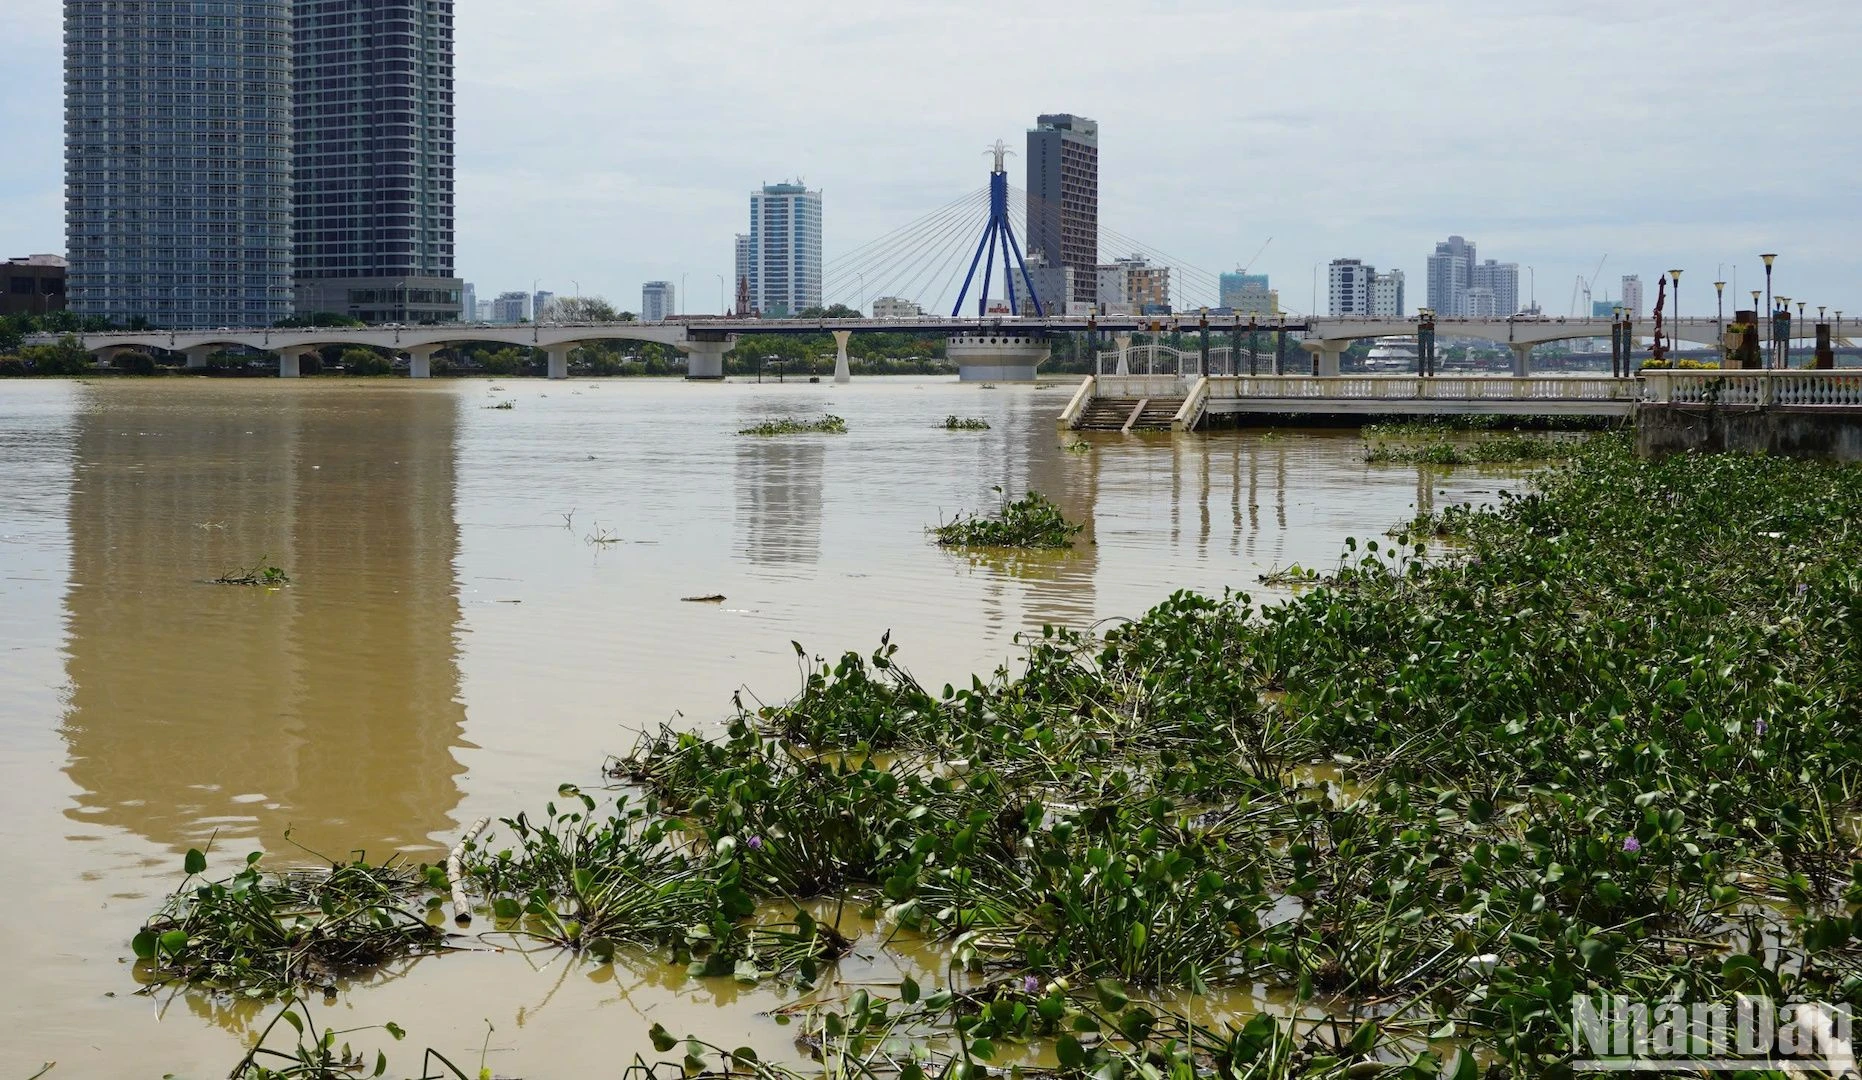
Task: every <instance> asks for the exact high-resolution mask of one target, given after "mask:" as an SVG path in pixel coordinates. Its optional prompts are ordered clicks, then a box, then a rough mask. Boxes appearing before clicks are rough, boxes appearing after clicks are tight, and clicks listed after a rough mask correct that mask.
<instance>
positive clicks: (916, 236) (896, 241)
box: [831, 202, 977, 299]
mask: <svg viewBox="0 0 1862 1080" xmlns="http://www.w3.org/2000/svg"><path fill="white" fill-rule="evenodd" d="M976 216H977V214H976V206H975V205H974V203H973V202H972V203H970V204H968V205H962V206H955V207H950V208H946V209H945V210H944V211H942V212H940V213H939V214H938V215H936V216H935V217H934V218H930V219H926V220H924V221H920V222H918V223H916V224H915V227H914V230H913V231H912V232H910V233H906V234H901V235H897V236H895V237H894V238H893V239H892V240H891V241H890V242H889V243H887V244H886V245H885V246H884V247H880V248H873V249H871V250H869V251H868V252H867V253H866V254H865V256H863V257H862V258H861V259H859V260H858V261H854V262H850V263H844V264H843V265H842V266H841V267H839V268H838V269H837V270H836V272H835V274H834V277H833V279H832V289H831V291H832V292H833V293H834V294H835V295H836V297H838V298H840V299H845V298H846V297H847V294H849V293H850V292H853V291H854V290H855V289H856V288H859V287H860V285H859V283H860V282H861V280H862V279H863V278H865V277H869V276H870V277H875V278H877V277H878V276H879V275H881V274H886V273H890V272H891V271H892V270H893V269H894V268H895V267H896V266H897V265H898V264H899V262H900V260H902V259H909V258H910V257H911V256H912V255H913V254H914V253H916V252H918V251H920V250H922V249H923V248H924V246H925V245H926V244H927V243H932V242H935V241H936V240H937V239H940V238H942V237H943V236H944V235H945V234H946V233H948V232H949V231H950V230H952V229H962V228H973V227H974V221H975V219H976ZM881 289H882V291H880V292H875V293H874V294H873V295H875V296H881V295H885V293H884V291H883V289H884V286H882V287H881ZM862 291H864V290H862Z"/></svg>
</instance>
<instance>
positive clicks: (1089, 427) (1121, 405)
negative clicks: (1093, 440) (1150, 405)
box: [1073, 398, 1138, 431]
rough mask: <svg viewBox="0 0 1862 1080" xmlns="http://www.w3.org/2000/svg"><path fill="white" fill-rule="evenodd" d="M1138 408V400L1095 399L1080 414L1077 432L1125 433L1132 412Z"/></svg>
mask: <svg viewBox="0 0 1862 1080" xmlns="http://www.w3.org/2000/svg"><path fill="white" fill-rule="evenodd" d="M1137 407H1138V401H1137V399H1136V398H1133V399H1130V400H1127V399H1125V398H1094V399H1093V400H1092V402H1091V403H1090V404H1088V405H1087V406H1086V411H1085V412H1083V413H1081V414H1080V419H1079V422H1078V423H1076V424H1074V425H1073V428H1074V430H1075V431H1123V430H1125V421H1127V420H1129V419H1131V411H1132V410H1133V409H1136V408H1137Z"/></svg>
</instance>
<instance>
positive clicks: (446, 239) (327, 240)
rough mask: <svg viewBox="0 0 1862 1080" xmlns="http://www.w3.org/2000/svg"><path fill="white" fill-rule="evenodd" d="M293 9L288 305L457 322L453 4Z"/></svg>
mask: <svg viewBox="0 0 1862 1080" xmlns="http://www.w3.org/2000/svg"><path fill="white" fill-rule="evenodd" d="M146 2H147V0H145V3H146ZM294 12H295V15H294V20H293V37H294V49H293V51H294V60H295V63H296V70H295V75H294V82H295V90H296V93H295V110H294V123H295V132H294V144H295V154H294V159H295V164H296V172H297V184H296V200H295V203H296V214H295V221H294V231H295V237H296V252H297V259H296V286H297V310H298V311H300V312H303V313H307V314H308V313H310V312H319V311H330V312H337V313H340V314H344V315H349V316H351V317H354V318H359V319H362V320H363V321H365V322H401V323H418V322H445V321H450V320H452V319H456V318H459V314H460V293H461V291H462V288H463V285H464V283H463V282H462V281H460V280H459V279H458V278H457V277H455V276H454V273H453V0H296V3H295V5H294Z"/></svg>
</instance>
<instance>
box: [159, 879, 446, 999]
mask: <svg viewBox="0 0 1862 1080" xmlns="http://www.w3.org/2000/svg"><path fill="white" fill-rule="evenodd" d="M262 858H263V856H262V855H261V853H259V852H253V853H252V854H250V855H248V856H247V857H246V860H245V863H244V865H243V866H241V868H240V869H239V872H238V873H236V874H234V875H233V876H232V877H230V878H227V879H225V880H222V881H207V880H204V879H201V880H198V881H197V879H200V875H202V874H204V873H205V871H206V869H207V858H206V855H205V854H204V853H202V852H201V851H199V850H190V851H189V852H188V853H187V856H186V859H185V860H184V862H185V865H184V869H185V871H186V875H187V876H186V879H185V880H183V882H182V884H181V887H180V888H178V889H177V890H176V891H175V892H174V893H173V894H172V895H171V896H169V898H168V900H167V902H166V903H165V904H163V905H162V908H161V910H159V911H157V912H156V913H155V914H154V915H153V916H151V917H150V918H149V920H148V921H147V922H146V923H144V924H143V927H142V930H141V932H140V933H138V934H137V935H136V937H135V940H134V941H133V942H132V943H131V945H132V947H133V948H134V951H135V954H136V958H137V960H138V961H140V962H141V964H142V965H143V968H144V971H145V979H146V981H147V983H148V985H150V986H160V985H166V984H169V983H187V984H192V985H203V986H215V987H222V988H229V989H234V988H236V989H239V990H241V991H244V992H246V993H247V994H248V995H249V996H258V997H274V996H280V997H289V996H291V995H293V994H295V993H297V992H298V991H299V990H300V989H304V988H311V987H314V988H317V989H330V988H333V987H334V986H335V985H336V983H337V981H338V980H339V979H341V978H344V977H346V976H352V975H362V974H367V973H370V972H373V971H375V970H376V969H378V968H380V967H381V966H382V965H384V964H387V963H389V962H392V961H395V960H401V959H406V958H409V957H413V956H417V955H421V954H423V953H428V952H433V951H436V950H438V949H440V948H442V947H443V945H444V940H445V935H444V933H443V932H442V931H440V930H439V929H438V928H437V927H434V926H433V925H431V924H429V923H428V922H427V921H426V919H425V918H424V917H423V911H422V909H421V908H419V907H417V906H416V903H415V901H416V899H417V898H418V897H419V896H420V895H421V894H423V893H427V892H429V891H430V890H433V889H435V888H443V887H444V883H445V882H444V875H443V874H440V876H439V878H438V879H437V880H436V879H435V878H434V874H435V873H437V872H438V868H437V867H432V868H429V867H412V866H408V865H406V864H403V863H400V862H398V861H390V862H388V863H386V864H383V865H380V866H371V865H370V864H368V863H367V862H364V861H362V860H360V859H358V860H356V861H354V862H347V863H337V864H334V865H331V866H330V867H328V868H327V869H305V870H288V871H281V872H272V871H268V870H266V869H265V868H264V867H263V866H262V865H261V860H262ZM433 903H434V904H437V903H438V898H437V896H435V897H434V900H433Z"/></svg>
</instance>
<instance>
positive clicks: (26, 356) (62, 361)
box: [19, 334, 92, 375]
mask: <svg viewBox="0 0 1862 1080" xmlns="http://www.w3.org/2000/svg"><path fill="white" fill-rule="evenodd" d="M19 357H20V359H22V360H24V361H25V362H26V363H27V364H28V365H30V366H31V368H32V373H33V374H34V375H83V374H85V373H86V372H88V371H90V370H91V363H92V361H91V354H90V353H89V352H88V351H86V350H85V348H84V346H83V345H82V344H80V343H79V342H78V339H77V338H76V337H75V336H73V335H71V334H67V335H65V336H64V337H62V338H59V339H58V342H57V343H56V344H53V345H28V346H26V347H25V348H23V349H21V350H20V351H19Z"/></svg>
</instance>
